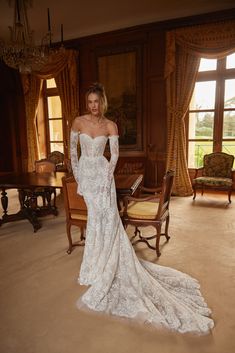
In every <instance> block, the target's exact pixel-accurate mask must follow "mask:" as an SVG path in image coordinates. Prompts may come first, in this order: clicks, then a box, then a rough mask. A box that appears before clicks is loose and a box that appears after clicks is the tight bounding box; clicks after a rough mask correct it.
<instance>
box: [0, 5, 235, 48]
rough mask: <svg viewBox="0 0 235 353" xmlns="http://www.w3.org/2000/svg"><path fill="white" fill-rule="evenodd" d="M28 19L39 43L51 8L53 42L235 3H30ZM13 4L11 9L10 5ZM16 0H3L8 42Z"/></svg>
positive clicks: (3, 34)
mask: <svg viewBox="0 0 235 353" xmlns="http://www.w3.org/2000/svg"><path fill="white" fill-rule="evenodd" d="M29 2H31V3H32V6H31V7H29V8H28V11H27V13H28V20H29V25H30V28H31V29H32V30H34V32H35V33H34V37H35V40H36V42H39V40H40V39H41V38H42V37H43V36H44V35H45V33H46V32H47V8H49V9H50V18H51V27H52V33H53V38H52V39H53V41H54V42H56V41H59V40H60V25H61V24H63V27H64V40H67V39H74V38H79V37H84V36H88V35H92V34H96V33H102V32H108V31H112V30H116V29H121V28H127V27H132V26H135V25H140V24H146V23H151V22H159V21H165V20H170V19H176V18H180V17H187V16H193V15H200V14H206V13H209V12H215V11H220V10H226V9H232V8H235V1H234V0H96V1H94V0H64V1H58V0H33V1H32V0H31V1H29ZM9 3H11V7H10V6H9ZM12 4H13V1H9V0H0V38H2V39H5V40H7V39H9V29H8V26H12V24H13V7H12V6H13V5H12Z"/></svg>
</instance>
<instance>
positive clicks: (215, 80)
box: [188, 53, 235, 168]
mask: <svg viewBox="0 0 235 353" xmlns="http://www.w3.org/2000/svg"><path fill="white" fill-rule="evenodd" d="M219 151H223V152H226V153H229V154H233V155H235V53H234V54H231V55H229V56H227V57H226V58H223V59H220V60H217V59H204V58H202V59H201V61H200V67H199V72H198V77H197V81H196V83H195V87H194V92H193V96H192V99H191V103H190V107H189V120H188V167H189V168H197V167H200V166H202V161H203V156H204V155H205V154H207V153H211V152H219Z"/></svg>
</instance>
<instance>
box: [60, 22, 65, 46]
mask: <svg viewBox="0 0 235 353" xmlns="http://www.w3.org/2000/svg"><path fill="white" fill-rule="evenodd" d="M60 34H61V44H63V43H64V26H63V23H62V24H61V25H60Z"/></svg>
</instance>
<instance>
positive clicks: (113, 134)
mask: <svg viewBox="0 0 235 353" xmlns="http://www.w3.org/2000/svg"><path fill="white" fill-rule="evenodd" d="M108 131H109V146H110V153H111V158H110V161H109V169H108V181H109V183H111V181H112V178H113V173H114V170H115V168H116V165H117V161H118V157H119V143H118V137H119V136H118V129H117V125H116V124H115V123H114V122H112V123H110V124H109V129H108Z"/></svg>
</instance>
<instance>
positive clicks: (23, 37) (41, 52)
mask: <svg viewBox="0 0 235 353" xmlns="http://www.w3.org/2000/svg"><path fill="white" fill-rule="evenodd" d="M31 2H32V1H30V0H14V21H13V26H12V27H9V29H10V41H9V42H5V41H3V40H2V41H1V42H0V58H1V59H2V60H3V61H4V62H5V64H7V65H8V66H10V67H12V68H14V69H18V70H19V71H20V72H21V73H30V72H32V71H35V70H36V71H37V70H40V68H41V67H42V66H43V65H44V64H45V63H46V62H47V60H48V57H49V54H50V52H51V51H52V48H51V37H52V34H51V25H50V13H49V9H47V11H48V32H47V34H46V35H45V37H43V38H42V41H41V44H40V45H35V44H34V38H33V31H32V30H31V29H30V26H29V22H28V17H27V7H29V6H30V5H31ZM9 3H10V1H9Z"/></svg>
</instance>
